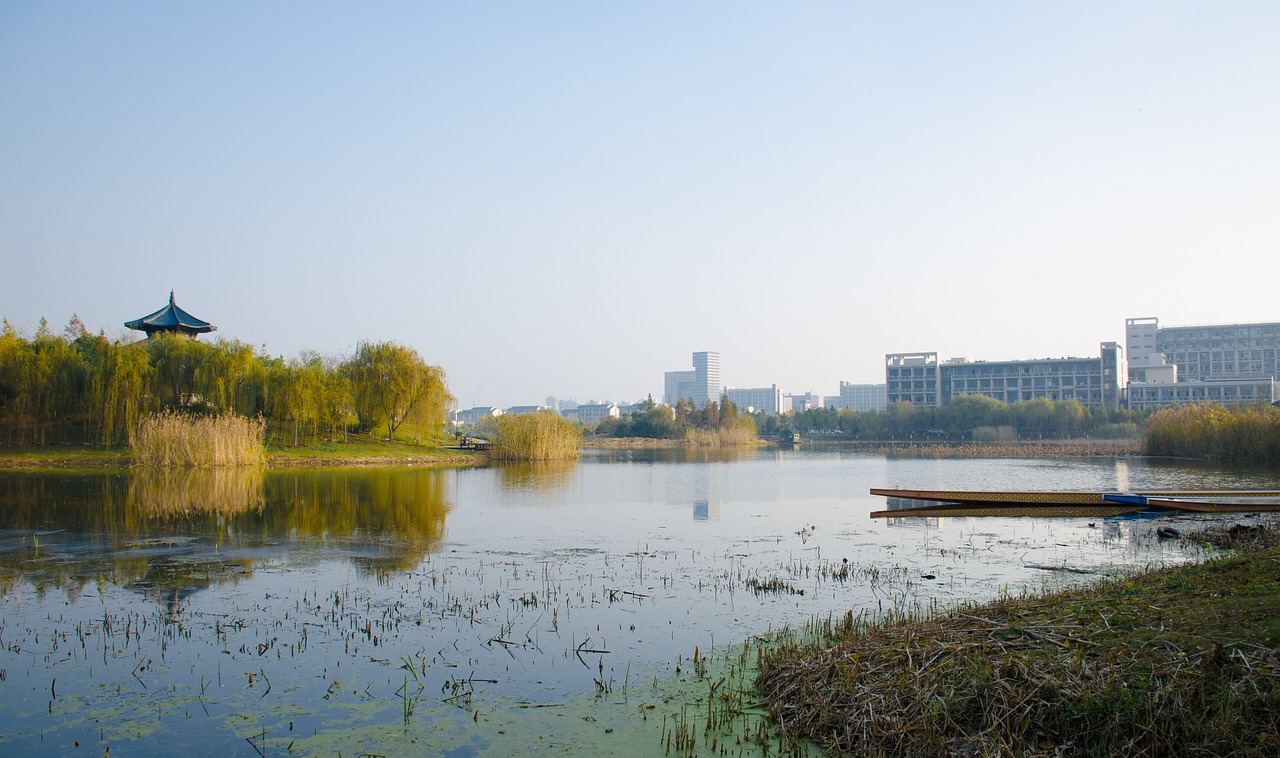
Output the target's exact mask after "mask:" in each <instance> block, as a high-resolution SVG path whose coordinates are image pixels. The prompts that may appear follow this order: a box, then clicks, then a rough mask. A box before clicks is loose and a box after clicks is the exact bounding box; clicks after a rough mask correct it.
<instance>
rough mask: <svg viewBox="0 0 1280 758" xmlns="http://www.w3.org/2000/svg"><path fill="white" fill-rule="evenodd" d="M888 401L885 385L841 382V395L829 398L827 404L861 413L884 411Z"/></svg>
mask: <svg viewBox="0 0 1280 758" xmlns="http://www.w3.org/2000/svg"><path fill="white" fill-rule="evenodd" d="M887 402H888V401H887V399H886V394H885V385H883V384H851V383H849V382H840V395H839V397H836V398H828V399H827V405H830V406H834V407H835V408H837V409H842V408H848V409H849V410H853V411H858V412H860V413H865V412H867V411H882V410H884V409H885V407H886V406H887Z"/></svg>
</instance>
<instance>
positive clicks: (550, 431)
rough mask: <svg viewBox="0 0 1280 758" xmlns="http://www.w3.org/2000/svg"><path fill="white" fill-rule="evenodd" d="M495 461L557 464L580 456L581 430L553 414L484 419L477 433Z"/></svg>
mask: <svg viewBox="0 0 1280 758" xmlns="http://www.w3.org/2000/svg"><path fill="white" fill-rule="evenodd" d="M477 434H479V435H480V436H483V437H485V438H486V439H488V441H489V443H490V448H489V455H490V456H491V457H492V458H494V459H495V460H499V461H560V460H569V459H573V458H577V457H579V456H581V455H582V429H581V428H580V427H578V426H577V425H576V424H572V423H570V422H569V421H566V420H565V419H563V418H561V417H560V416H559V415H558V414H555V413H549V412H546V413H525V414H521V415H513V416H497V417H494V418H492V419H488V420H486V421H485V423H484V424H483V425H482V426H481V427H480V428H479V429H478V430H477Z"/></svg>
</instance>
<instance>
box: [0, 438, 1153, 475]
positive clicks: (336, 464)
mask: <svg viewBox="0 0 1280 758" xmlns="http://www.w3.org/2000/svg"><path fill="white" fill-rule="evenodd" d="M768 446H777V447H792V444H791V443H779V442H774V441H769V440H757V441H755V442H753V443H751V444H749V445H738V446H734V447H742V448H757V447H768ZM799 446H800V447H818V448H852V449H856V450H860V451H862V452H867V453H875V454H882V455H887V456H909V457H919V458H1053V457H1063V456H1066V457H1088V456H1106V457H1118V456H1119V457H1140V456H1143V455H1145V451H1144V449H1143V442H1142V440H1137V439H1133V440H1091V439H1078V440H1025V441H1021V442H947V441H943V440H938V441H929V440H923V441H922V440H847V439H818V440H813V439H810V440H804V441H802V442H800V443H799ZM703 447H706V446H705V445H698V444H696V443H690V442H688V441H687V440H684V439H652V438H648V437H600V438H587V439H585V440H583V443H582V449H583V450H679V449H685V448H688V449H698V448H703ZM266 458H267V463H266V467H267V468H268V469H289V468H347V467H352V468H354V467H379V466H412V467H424V466H425V467H440V468H463V467H473V466H484V465H487V464H488V463H489V462H490V461H489V459H488V457H487V456H485V455H484V454H482V453H477V452H469V451H458V450H448V449H445V448H427V447H414V448H411V449H405V448H403V447H398V446H391V445H388V446H386V448H385V449H384V450H378V449H377V448H376V447H375V448H374V449H372V450H371V449H370V448H369V446H368V445H362V446H360V448H359V449H358V450H351V451H347V450H332V449H329V450H324V449H321V450H310V451H304V450H299V451H297V452H271V451H269V452H268V453H267V456H266ZM134 466H135V464H134V458H133V456H132V455H131V454H130V453H129V452H127V451H125V450H115V451H108V450H95V449H86V448H83V447H82V448H75V447H72V446H70V445H67V446H62V447H61V448H56V447H49V448H43V449H30V448H27V449H22V450H14V451H0V470H8V471H31V470H40V469H55V470H70V469H91V470H97V469H130V468H134Z"/></svg>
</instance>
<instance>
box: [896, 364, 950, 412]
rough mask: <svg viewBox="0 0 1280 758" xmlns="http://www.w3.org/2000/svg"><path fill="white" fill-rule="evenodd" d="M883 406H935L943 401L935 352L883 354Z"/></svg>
mask: <svg viewBox="0 0 1280 758" xmlns="http://www.w3.org/2000/svg"><path fill="white" fill-rule="evenodd" d="M884 391H885V403H886V405H894V404H896V403H911V404H912V405H926V406H932V407H935V408H936V407H937V406H938V405H940V404H941V400H942V385H941V374H940V373H939V371H938V354H937V353H890V354H888V355H886V356H885V357H884Z"/></svg>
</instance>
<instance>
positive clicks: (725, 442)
mask: <svg viewBox="0 0 1280 758" xmlns="http://www.w3.org/2000/svg"><path fill="white" fill-rule="evenodd" d="M595 434H596V435H597V436H604V437H615V438H616V437H635V438H647V439H666V440H683V441H684V442H685V443H687V444H691V445H697V446H702V447H722V446H729V445H749V444H752V443H754V442H755V441H756V439H757V435H756V422H755V419H753V418H752V417H751V416H750V415H748V414H745V413H742V412H741V411H739V409H738V406H737V405H735V404H734V403H733V401H732V400H730V399H729V398H728V397H727V396H724V397H721V398H720V400H719V401H718V402H717V401H715V400H712V401H710V402H708V403H706V404H704V405H703V406H702V407H698V406H696V405H695V404H694V403H693V402H692V401H688V400H683V399H682V400H679V401H677V402H676V405H675V407H674V408H673V407H671V406H667V405H658V404H657V403H655V402H654V401H653V398H649V399H647V400H645V401H644V402H643V403H641V404H640V409H639V410H637V411H634V412H632V413H630V414H628V415H627V416H624V417H620V418H610V419H605V420H604V421H602V422H600V424H599V425H598V426H597V427H596V429H595Z"/></svg>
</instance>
